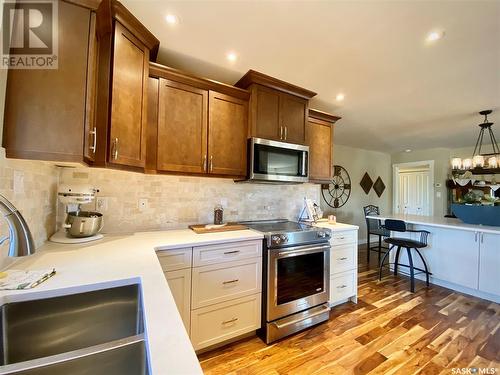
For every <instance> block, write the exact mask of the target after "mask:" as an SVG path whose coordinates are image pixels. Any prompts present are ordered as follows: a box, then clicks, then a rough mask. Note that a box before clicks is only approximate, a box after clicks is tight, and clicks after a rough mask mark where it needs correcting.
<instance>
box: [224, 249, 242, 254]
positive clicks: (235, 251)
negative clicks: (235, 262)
mask: <svg viewBox="0 0 500 375" xmlns="http://www.w3.org/2000/svg"><path fill="white" fill-rule="evenodd" d="M239 252H240V251H239V250H234V251H226V252H225V253H224V254H238V253H239Z"/></svg>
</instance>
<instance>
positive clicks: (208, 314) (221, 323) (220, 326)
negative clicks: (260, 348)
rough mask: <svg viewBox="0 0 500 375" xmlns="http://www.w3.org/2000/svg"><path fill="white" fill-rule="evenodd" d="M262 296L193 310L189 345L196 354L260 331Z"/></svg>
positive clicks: (255, 295)
mask: <svg viewBox="0 0 500 375" xmlns="http://www.w3.org/2000/svg"><path fill="white" fill-rule="evenodd" d="M260 303H261V294H260V293H259V294H254V295H251V296H248V297H243V298H238V299H235V300H232V301H228V302H223V303H218V304H216V305H213V306H208V307H203V308H201V309H197V310H193V312H192V315H191V342H192V344H193V346H194V348H195V350H199V349H203V348H206V347H208V346H211V345H214V344H217V343H219V342H222V341H225V340H228V339H231V338H233V337H237V336H239V335H242V334H244V333H247V332H250V331H254V330H256V329H258V328H260Z"/></svg>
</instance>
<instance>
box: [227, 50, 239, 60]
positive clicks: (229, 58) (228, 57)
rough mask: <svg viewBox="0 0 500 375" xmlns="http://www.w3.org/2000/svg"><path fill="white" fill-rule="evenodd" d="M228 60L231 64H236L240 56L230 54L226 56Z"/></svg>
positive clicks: (234, 53)
mask: <svg viewBox="0 0 500 375" xmlns="http://www.w3.org/2000/svg"><path fill="white" fill-rule="evenodd" d="M226 58H227V59H228V60H229V61H231V62H235V61H236V60H237V59H238V55H237V54H236V52H228V53H227V54H226Z"/></svg>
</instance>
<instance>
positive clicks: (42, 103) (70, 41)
mask: <svg viewBox="0 0 500 375" xmlns="http://www.w3.org/2000/svg"><path fill="white" fill-rule="evenodd" d="M58 6H59V11H58V13H59V14H58V19H59V33H58V35H59V51H58V68H57V69H9V71H8V73H7V74H8V76H7V89H6V95H5V116H4V132H3V146H4V147H5V149H6V153H7V157H13V158H23V159H41V160H54V161H75V162H81V161H82V155H83V140H84V119H85V100H86V98H85V96H86V76H87V53H88V46H89V27H90V18H91V12H90V10H89V9H85V8H82V7H79V6H76V5H73V4H69V3H67V2H63V1H60V2H59V3H58Z"/></svg>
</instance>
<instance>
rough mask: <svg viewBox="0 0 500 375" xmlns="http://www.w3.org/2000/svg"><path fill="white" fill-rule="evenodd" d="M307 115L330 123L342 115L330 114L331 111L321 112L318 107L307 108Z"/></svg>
mask: <svg viewBox="0 0 500 375" xmlns="http://www.w3.org/2000/svg"><path fill="white" fill-rule="evenodd" d="M309 117H311V118H312V119H317V120H323V121H326V122H328V123H330V124H334V123H335V122H337V121H338V120H340V119H341V118H342V117H339V116H335V115H332V114H331V113H327V112H323V111H320V110H318V109H313V108H309Z"/></svg>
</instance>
